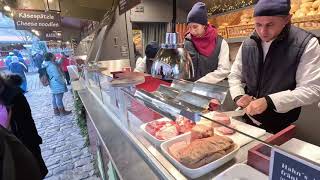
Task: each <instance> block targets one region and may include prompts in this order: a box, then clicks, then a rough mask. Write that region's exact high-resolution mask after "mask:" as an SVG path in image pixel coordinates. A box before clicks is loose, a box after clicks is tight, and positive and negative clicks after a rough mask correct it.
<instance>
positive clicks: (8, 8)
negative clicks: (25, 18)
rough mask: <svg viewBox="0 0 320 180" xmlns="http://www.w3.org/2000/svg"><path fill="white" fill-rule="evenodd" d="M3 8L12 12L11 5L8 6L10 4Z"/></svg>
mask: <svg viewBox="0 0 320 180" xmlns="http://www.w3.org/2000/svg"><path fill="white" fill-rule="evenodd" d="M3 9H4V10H5V11H8V12H10V11H11V8H10V6H8V5H5V6H4V7H3Z"/></svg>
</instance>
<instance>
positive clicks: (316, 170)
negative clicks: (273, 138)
mask: <svg viewBox="0 0 320 180" xmlns="http://www.w3.org/2000/svg"><path fill="white" fill-rule="evenodd" d="M269 175H270V176H269V179H270V180H320V166H319V164H316V163H313V162H310V161H308V160H305V159H302V158H300V157H298V156H295V155H292V154H289V153H287V152H284V151H282V150H279V149H273V150H272V156H271V164H270V174H269Z"/></svg>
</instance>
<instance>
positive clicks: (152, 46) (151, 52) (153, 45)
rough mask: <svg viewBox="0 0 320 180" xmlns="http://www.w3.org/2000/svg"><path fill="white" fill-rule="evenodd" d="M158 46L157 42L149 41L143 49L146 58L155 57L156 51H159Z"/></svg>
mask: <svg viewBox="0 0 320 180" xmlns="http://www.w3.org/2000/svg"><path fill="white" fill-rule="evenodd" d="M159 49H160V47H159V45H158V43H157V42H155V41H151V42H150V43H149V44H148V45H147V46H146V50H145V54H146V56H147V58H155V56H156V54H157V52H158V51H159Z"/></svg>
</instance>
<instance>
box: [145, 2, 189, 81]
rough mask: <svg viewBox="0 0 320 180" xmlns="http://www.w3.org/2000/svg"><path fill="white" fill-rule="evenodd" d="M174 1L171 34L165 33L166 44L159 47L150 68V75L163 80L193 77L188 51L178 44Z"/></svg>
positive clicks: (174, 3)
mask: <svg viewBox="0 0 320 180" xmlns="http://www.w3.org/2000/svg"><path fill="white" fill-rule="evenodd" d="M175 24H176V0H173V18H172V26H171V28H172V29H171V32H168V33H166V43H165V44H162V45H161V48H160V50H159V51H158V53H157V55H156V57H155V60H154V61H153V64H152V67H151V75H152V76H153V77H156V78H161V79H163V80H169V81H171V80H174V79H186V80H190V79H192V78H193V77H194V67H193V63H192V59H191V57H190V55H189V53H188V51H187V50H186V49H185V48H184V47H183V45H181V44H178V43H177V41H178V38H177V37H178V36H177V33H176V30H175V29H176V26H175Z"/></svg>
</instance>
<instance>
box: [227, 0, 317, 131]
mask: <svg viewBox="0 0 320 180" xmlns="http://www.w3.org/2000/svg"><path fill="white" fill-rule="evenodd" d="M289 11H290V0H259V1H258V3H257V4H256V5H255V7H254V20H255V31H254V32H253V34H252V35H251V36H250V37H249V38H248V39H246V40H245V41H244V42H243V43H242V45H241V47H240V49H239V51H238V54H237V57H236V60H235V62H234V64H233V66H232V69H231V74H230V75H229V84H230V93H231V96H232V98H233V99H234V100H235V102H236V104H237V105H238V106H240V107H243V108H245V111H246V113H247V116H245V117H244V118H245V119H246V120H247V122H248V123H250V124H253V125H256V126H259V127H261V128H264V129H266V130H267V131H269V132H271V133H277V132H278V131H280V130H282V129H284V128H286V127H287V126H289V125H290V124H291V123H292V122H294V121H296V120H297V119H298V117H299V115H300V111H301V106H305V105H309V104H312V103H316V102H319V99H320V68H319V67H320V46H319V42H318V40H317V38H316V37H315V36H314V35H313V34H311V33H309V32H307V31H305V30H303V29H300V28H297V27H295V26H293V25H291V23H290V21H291V15H290V14H289Z"/></svg>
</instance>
